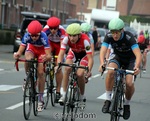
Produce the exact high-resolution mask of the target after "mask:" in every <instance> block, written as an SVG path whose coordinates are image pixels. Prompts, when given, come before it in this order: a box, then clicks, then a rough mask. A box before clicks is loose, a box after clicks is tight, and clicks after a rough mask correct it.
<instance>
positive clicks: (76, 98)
mask: <svg viewBox="0 0 150 121" xmlns="http://www.w3.org/2000/svg"><path fill="white" fill-rule="evenodd" d="M79 96H80V92H79V87H78V86H77V84H75V85H74V89H73V100H72V103H73V106H72V108H71V121H75V118H76V115H77V111H78V104H79V100H80V97H79Z"/></svg>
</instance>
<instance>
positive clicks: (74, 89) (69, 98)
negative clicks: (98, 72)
mask: <svg viewBox="0 0 150 121" xmlns="http://www.w3.org/2000/svg"><path fill="white" fill-rule="evenodd" d="M61 66H68V67H71V68H72V71H71V73H70V75H69V83H68V87H67V91H66V96H65V101H64V104H63V105H64V106H63V114H62V121H68V118H69V117H71V121H75V117H76V114H77V110H78V108H79V102H80V90H79V86H78V80H77V75H76V71H77V69H79V68H81V69H85V70H86V71H87V72H88V67H85V66H78V65H77V64H76V63H73V64H65V63H59V64H58V69H59V68H60V67H61Z"/></svg>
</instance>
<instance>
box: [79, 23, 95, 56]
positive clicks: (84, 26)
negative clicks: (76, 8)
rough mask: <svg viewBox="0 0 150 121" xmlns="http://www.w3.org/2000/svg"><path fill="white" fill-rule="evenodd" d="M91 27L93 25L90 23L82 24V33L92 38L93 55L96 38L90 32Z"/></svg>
mask: <svg viewBox="0 0 150 121" xmlns="http://www.w3.org/2000/svg"><path fill="white" fill-rule="evenodd" d="M91 27H92V26H91V25H90V24H88V23H82V24H81V29H82V33H85V34H86V35H87V36H88V37H89V39H90V43H91V49H92V55H93V56H94V40H93V36H92V34H91V33H90V30H91Z"/></svg>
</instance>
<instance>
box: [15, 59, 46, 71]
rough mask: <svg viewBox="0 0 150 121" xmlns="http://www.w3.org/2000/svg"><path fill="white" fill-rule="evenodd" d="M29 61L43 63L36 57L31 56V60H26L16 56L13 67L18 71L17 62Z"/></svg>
mask: <svg viewBox="0 0 150 121" xmlns="http://www.w3.org/2000/svg"><path fill="white" fill-rule="evenodd" d="M19 61H20V62H31V63H43V61H42V60H37V59H36V58H33V59H31V60H26V59H24V58H18V59H16V61H15V67H16V70H17V71H19V66H18V62H19Z"/></svg>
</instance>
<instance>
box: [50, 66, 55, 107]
mask: <svg viewBox="0 0 150 121" xmlns="http://www.w3.org/2000/svg"><path fill="white" fill-rule="evenodd" d="M54 76H55V75H54V65H51V68H50V95H51V105H52V106H53V107H54V106H55V98H56V88H55V87H56V86H55V85H54Z"/></svg>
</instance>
